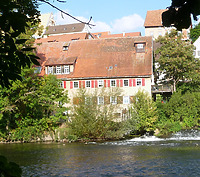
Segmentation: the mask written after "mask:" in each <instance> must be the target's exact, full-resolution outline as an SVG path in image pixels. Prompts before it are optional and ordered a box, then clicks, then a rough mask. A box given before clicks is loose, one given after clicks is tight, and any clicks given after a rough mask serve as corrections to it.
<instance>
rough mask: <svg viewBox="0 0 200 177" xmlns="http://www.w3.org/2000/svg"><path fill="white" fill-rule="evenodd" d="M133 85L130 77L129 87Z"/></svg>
mask: <svg viewBox="0 0 200 177" xmlns="http://www.w3.org/2000/svg"><path fill="white" fill-rule="evenodd" d="M132 86H133V80H132V79H129V87H132Z"/></svg>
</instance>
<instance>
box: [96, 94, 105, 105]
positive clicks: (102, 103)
mask: <svg viewBox="0 0 200 177" xmlns="http://www.w3.org/2000/svg"><path fill="white" fill-rule="evenodd" d="M100 99H102V100H100ZM97 104H98V105H104V97H103V96H98V97H97Z"/></svg>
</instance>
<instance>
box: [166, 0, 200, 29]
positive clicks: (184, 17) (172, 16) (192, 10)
mask: <svg viewBox="0 0 200 177" xmlns="http://www.w3.org/2000/svg"><path fill="white" fill-rule="evenodd" d="M191 14H192V15H193V18H194V20H196V21H197V16H198V15H200V1H199V0H172V4H171V6H170V7H169V8H168V10H167V11H165V12H163V14H162V21H163V25H164V26H166V27H169V26H172V25H173V26H175V27H176V28H177V30H182V29H184V28H185V29H188V28H189V27H190V25H191V18H190V16H191Z"/></svg>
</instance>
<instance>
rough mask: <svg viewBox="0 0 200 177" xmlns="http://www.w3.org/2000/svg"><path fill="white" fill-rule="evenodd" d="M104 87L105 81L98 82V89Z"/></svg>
mask: <svg viewBox="0 0 200 177" xmlns="http://www.w3.org/2000/svg"><path fill="white" fill-rule="evenodd" d="M103 86H104V81H103V80H99V81H98V87H99V88H101V87H103Z"/></svg>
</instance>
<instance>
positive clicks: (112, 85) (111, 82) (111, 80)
mask: <svg viewBox="0 0 200 177" xmlns="http://www.w3.org/2000/svg"><path fill="white" fill-rule="evenodd" d="M113 81H114V83H115V85H112V82H113ZM116 85H117V83H116V79H111V80H110V87H116Z"/></svg>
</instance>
